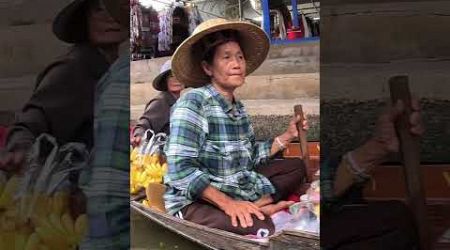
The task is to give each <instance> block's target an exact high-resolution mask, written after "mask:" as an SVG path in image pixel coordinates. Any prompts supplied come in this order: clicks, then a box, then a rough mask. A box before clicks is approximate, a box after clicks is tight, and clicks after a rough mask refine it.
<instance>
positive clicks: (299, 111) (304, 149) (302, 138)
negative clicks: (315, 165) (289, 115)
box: [294, 105, 309, 169]
mask: <svg viewBox="0 0 450 250" xmlns="http://www.w3.org/2000/svg"><path fill="white" fill-rule="evenodd" d="M294 113H295V116H296V117H297V116H298V115H299V116H300V121H299V122H298V123H297V130H298V140H299V142H300V152H301V155H302V159H303V162H304V163H305V167H306V169H309V168H308V167H309V152H308V141H307V140H306V131H305V130H304V129H303V121H304V120H305V117H304V115H303V107H302V105H295V106H294Z"/></svg>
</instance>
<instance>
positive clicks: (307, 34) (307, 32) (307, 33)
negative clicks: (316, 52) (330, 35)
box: [301, 13, 312, 37]
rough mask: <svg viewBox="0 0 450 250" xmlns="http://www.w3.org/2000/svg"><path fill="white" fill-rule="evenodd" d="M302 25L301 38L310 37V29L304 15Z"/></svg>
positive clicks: (302, 15)
mask: <svg viewBox="0 0 450 250" xmlns="http://www.w3.org/2000/svg"><path fill="white" fill-rule="evenodd" d="M301 17H302V25H303V31H304V33H303V37H311V36H312V35H311V29H310V28H309V25H308V22H307V21H306V17H305V15H304V14H303V13H302V14H301Z"/></svg>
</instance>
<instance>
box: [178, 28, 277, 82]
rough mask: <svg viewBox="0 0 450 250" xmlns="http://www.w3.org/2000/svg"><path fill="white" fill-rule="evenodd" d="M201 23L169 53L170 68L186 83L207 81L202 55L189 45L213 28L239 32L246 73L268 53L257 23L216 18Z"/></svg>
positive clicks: (267, 46) (264, 36)
mask: <svg viewBox="0 0 450 250" xmlns="http://www.w3.org/2000/svg"><path fill="white" fill-rule="evenodd" d="M207 22H208V21H207ZM201 26H202V24H200V26H198V28H201V30H200V29H199V30H197V29H196V30H194V33H193V34H192V35H191V36H190V37H189V38H187V39H186V40H185V41H184V42H183V43H182V44H181V45H180V46H179V47H178V48H177V50H176V51H175V53H174V55H173V57H172V72H173V74H174V75H175V77H176V78H177V79H178V80H179V81H180V82H182V83H184V84H185V86H186V87H194V88H196V87H201V86H204V85H205V84H207V83H209V82H210V78H209V76H207V75H206V74H205V72H204V71H203V69H202V67H201V58H200V57H201V55H194V54H193V53H192V46H193V45H194V44H195V43H196V42H198V41H199V40H200V39H202V38H203V37H204V36H206V35H208V34H211V33H214V32H216V31H220V30H227V29H231V30H236V31H238V32H239V38H240V41H239V44H240V46H241V49H242V51H243V52H244V54H245V59H246V66H247V67H246V68H247V72H246V75H249V74H251V73H252V72H253V71H255V70H256V69H257V68H258V67H259V66H260V65H261V64H262V63H263V62H264V60H265V59H266V57H267V54H268V52H269V48H270V43H269V39H268V37H267V35H266V33H265V32H264V31H263V30H262V29H261V28H259V27H258V26H256V25H253V24H251V23H247V22H243V21H227V20H222V19H219V20H218V21H217V22H210V23H207V24H206V25H204V26H203V27H201Z"/></svg>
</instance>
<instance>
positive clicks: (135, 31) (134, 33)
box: [130, 0, 142, 51]
mask: <svg viewBox="0 0 450 250" xmlns="http://www.w3.org/2000/svg"><path fill="white" fill-rule="evenodd" d="M130 22H131V30H130V40H131V47H132V51H133V50H134V48H137V47H138V46H139V39H140V34H141V27H142V12H141V6H140V4H139V2H138V1H137V0H132V1H130Z"/></svg>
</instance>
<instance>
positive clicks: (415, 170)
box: [389, 76, 431, 250]
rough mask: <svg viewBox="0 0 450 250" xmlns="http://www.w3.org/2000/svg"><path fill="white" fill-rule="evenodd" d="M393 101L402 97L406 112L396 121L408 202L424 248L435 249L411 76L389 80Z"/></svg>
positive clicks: (426, 249) (395, 77)
mask: <svg viewBox="0 0 450 250" xmlns="http://www.w3.org/2000/svg"><path fill="white" fill-rule="evenodd" d="M389 86H390V92H391V99H392V103H394V104H395V103H396V102H397V101H398V100H402V101H403V104H404V106H405V112H404V113H403V114H402V115H401V116H400V118H399V119H398V121H397V122H396V130H397V134H398V137H399V141H400V152H401V156H402V160H403V164H404V173H405V182H406V187H407V190H408V192H407V194H408V203H409V205H410V207H411V210H412V211H413V213H414V215H415V218H416V222H417V225H418V231H419V237H420V244H421V249H423V250H428V249H431V246H430V236H429V226H428V221H427V216H426V206H425V192H424V190H423V180H422V178H423V175H422V172H421V169H420V144H419V138H418V137H417V136H413V135H412V134H411V133H410V131H409V129H410V126H409V116H410V114H411V113H412V110H411V96H410V92H409V86H408V77H407V76H394V77H392V78H390V79H389Z"/></svg>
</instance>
